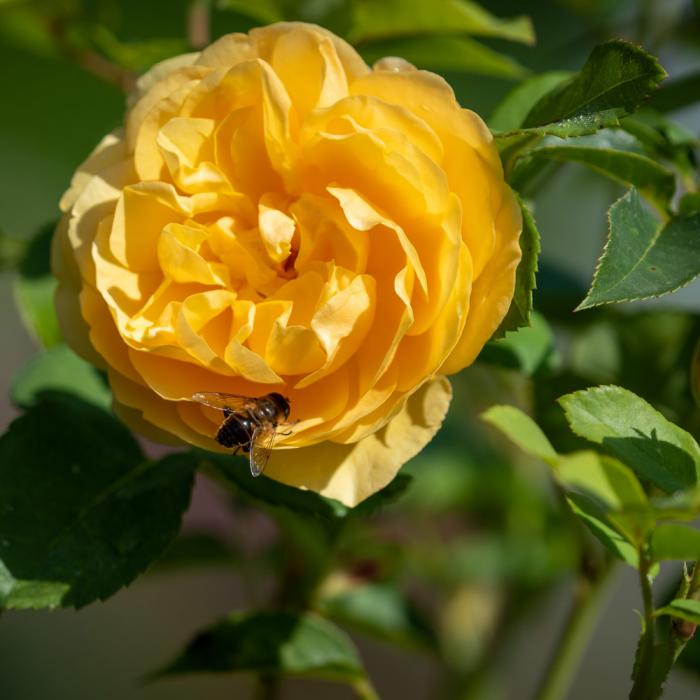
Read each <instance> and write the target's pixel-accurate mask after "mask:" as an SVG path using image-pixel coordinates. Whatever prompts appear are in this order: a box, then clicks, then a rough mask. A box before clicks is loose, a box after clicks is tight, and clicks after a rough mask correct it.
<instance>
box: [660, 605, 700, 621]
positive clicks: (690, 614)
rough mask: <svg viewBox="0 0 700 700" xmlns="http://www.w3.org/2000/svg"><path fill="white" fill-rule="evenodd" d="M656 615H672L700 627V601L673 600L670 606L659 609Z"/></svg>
mask: <svg viewBox="0 0 700 700" xmlns="http://www.w3.org/2000/svg"><path fill="white" fill-rule="evenodd" d="M656 614H657V615H671V616H672V617H677V618H680V619H681V620H687V621H688V622H692V623H693V624H694V625H700V600H672V601H671V602H670V603H669V604H668V605H665V606H664V607H663V608H659V609H658V610H657V611H656Z"/></svg>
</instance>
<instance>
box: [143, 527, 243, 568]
mask: <svg viewBox="0 0 700 700" xmlns="http://www.w3.org/2000/svg"><path fill="white" fill-rule="evenodd" d="M241 559H242V555H241V553H240V552H237V551H233V550H232V548H231V547H230V546H229V544H228V543H226V544H225V543H224V542H222V541H221V540H220V539H219V538H218V537H214V536H213V535H210V534H207V533H204V532H199V533H191V534H182V535H180V536H179V537H177V538H176V539H175V541H174V542H173V543H172V544H171V545H170V546H169V547H168V548H167V549H166V550H165V553H164V554H163V556H162V557H160V559H158V560H157V561H156V562H155V563H154V564H153V566H152V567H151V569H150V571H170V570H179V569H186V568H195V567H205V566H238V565H240V563H241Z"/></svg>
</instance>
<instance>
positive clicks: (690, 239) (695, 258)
mask: <svg viewBox="0 0 700 700" xmlns="http://www.w3.org/2000/svg"><path fill="white" fill-rule="evenodd" d="M609 221H610V232H609V238H608V242H607V244H606V246H605V250H604V252H603V255H602V257H601V258H600V261H599V263H598V267H597V269H596V272H595V276H594V277H593V283H592V285H591V289H590V291H589V292H588V295H587V296H586V298H585V299H584V300H583V301H582V302H581V304H580V305H579V309H587V308H590V307H592V306H597V305H599V304H609V303H613V302H621V301H633V300H638V299H648V298H649V297H654V296H661V295H663V294H668V293H670V292H673V291H675V290H677V289H679V288H680V287H682V286H684V285H686V284H688V283H689V282H691V281H692V280H693V279H695V277H697V276H698V275H700V249H699V248H698V245H697V240H698V234H699V233H700V213H691V214H689V215H681V216H675V217H673V218H672V219H671V220H670V221H668V222H667V223H665V224H663V223H660V222H659V221H658V220H657V219H656V217H654V216H653V215H652V214H651V213H650V212H649V211H648V210H647V209H646V208H645V207H644V206H643V205H642V202H641V200H640V199H639V195H638V194H637V192H636V190H634V189H632V190H630V191H629V192H628V193H627V194H626V195H625V196H624V197H622V198H621V199H620V200H618V201H617V202H616V203H615V204H614V205H613V206H612V207H611V208H610V212H609Z"/></svg>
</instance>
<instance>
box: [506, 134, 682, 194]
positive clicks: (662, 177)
mask: <svg viewBox="0 0 700 700" xmlns="http://www.w3.org/2000/svg"><path fill="white" fill-rule="evenodd" d="M524 153H525V154H526V155H527V156H528V157H533V158H547V159H550V160H556V161H570V162H574V163H581V164H582V165H586V166H588V167H589V168H591V169H593V170H595V171H596V172H599V173H601V174H602V175H606V176H607V177H609V178H611V179H613V180H615V181H617V182H621V183H623V184H629V185H634V186H635V187H637V188H638V189H640V190H642V191H644V192H646V193H647V194H649V195H650V196H651V197H652V198H654V199H656V200H657V201H659V202H661V203H667V202H668V200H670V198H671V197H672V196H673V193H674V190H675V188H676V182H675V176H674V174H673V173H672V172H671V171H670V170H668V169H667V168H665V167H664V166H663V165H660V164H659V163H658V162H657V161H656V160H654V159H652V158H649V157H647V156H646V155H643V148H642V145H641V144H640V143H639V141H637V139H636V138H635V137H634V136H632V135H631V134H629V133H627V132H626V131H623V130H621V129H606V130H604V131H600V132H598V133H597V134H590V135H588V136H578V137H574V138H569V139H560V138H557V137H556V136H548V137H546V138H544V139H542V140H541V141H539V142H538V143H537V145H535V146H534V147H532V148H528V149H525V151H524ZM513 178H517V169H516V171H515V172H514V173H513Z"/></svg>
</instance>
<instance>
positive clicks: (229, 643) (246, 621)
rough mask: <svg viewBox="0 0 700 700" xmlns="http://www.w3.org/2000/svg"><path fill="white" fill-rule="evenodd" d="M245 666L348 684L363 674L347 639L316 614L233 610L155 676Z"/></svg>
mask: <svg viewBox="0 0 700 700" xmlns="http://www.w3.org/2000/svg"><path fill="white" fill-rule="evenodd" d="M229 671H239V672H240V671H247V672H250V673H271V674H280V675H284V676H302V677H306V678H322V679H325V680H329V681H336V682H339V683H350V684H351V685H353V684H355V683H357V682H358V681H360V682H361V681H363V680H364V679H365V674H364V669H363V668H362V663H361V662H360V659H359V657H358V655H357V652H356V651H355V647H354V646H353V644H352V642H351V641H350V639H349V638H348V637H347V636H346V635H345V634H344V633H343V632H342V631H341V630H339V629H338V628H337V627H336V626H335V625H333V624H332V623H331V622H328V621H327V620H324V619H322V618H320V617H318V616H316V615H313V614H309V613H305V614H299V613H291V612H258V613H248V614H234V615H231V616H229V617H228V618H226V619H224V620H222V621H221V622H219V623H217V624H216V625H214V626H213V627H210V628H209V629H208V630H206V631H204V632H202V633H200V634H199V635H198V636H197V637H195V638H194V639H193V640H192V641H191V642H190V643H189V645H188V646H187V648H186V649H185V650H184V652H183V653H182V655H181V656H180V657H179V658H178V659H176V660H175V661H174V662H173V663H172V664H170V665H169V666H168V667H167V668H166V669H164V670H163V671H161V672H160V673H159V674H157V675H170V674H174V673H202V672H204V673H222V672H229Z"/></svg>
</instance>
